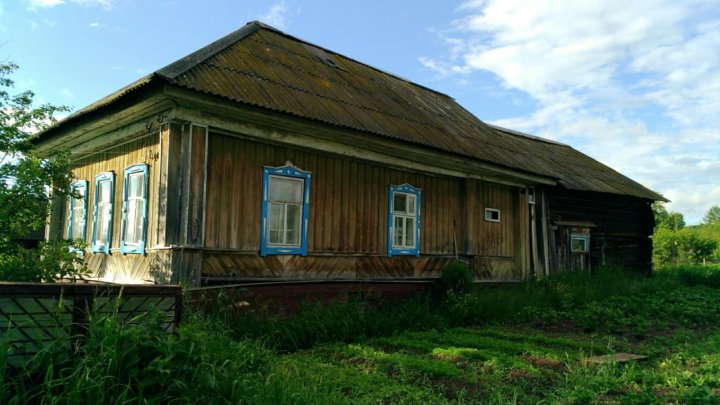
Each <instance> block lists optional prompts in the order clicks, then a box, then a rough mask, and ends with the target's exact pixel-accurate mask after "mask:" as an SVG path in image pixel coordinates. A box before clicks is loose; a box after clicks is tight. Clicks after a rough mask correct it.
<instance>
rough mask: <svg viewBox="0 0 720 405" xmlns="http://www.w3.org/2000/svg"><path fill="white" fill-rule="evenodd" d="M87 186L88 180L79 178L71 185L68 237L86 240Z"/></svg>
mask: <svg viewBox="0 0 720 405" xmlns="http://www.w3.org/2000/svg"><path fill="white" fill-rule="evenodd" d="M87 188H88V182H87V181H85V180H78V181H76V182H74V183H73V184H72V185H71V186H70V190H71V194H70V205H69V211H68V239H72V240H76V239H80V240H83V241H84V240H85V230H86V228H87V204H88V202H87Z"/></svg>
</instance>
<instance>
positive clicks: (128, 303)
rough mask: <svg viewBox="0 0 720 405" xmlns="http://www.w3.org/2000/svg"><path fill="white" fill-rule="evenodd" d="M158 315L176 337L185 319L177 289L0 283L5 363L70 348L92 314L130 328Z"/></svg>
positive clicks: (13, 362) (0, 312)
mask: <svg viewBox="0 0 720 405" xmlns="http://www.w3.org/2000/svg"><path fill="white" fill-rule="evenodd" d="M151 310H152V311H158V314H159V316H160V317H161V319H160V323H161V326H162V328H163V329H164V330H165V331H167V332H168V333H172V332H173V331H174V330H175V328H176V327H177V326H178V324H179V323H180V317H181V315H182V290H181V288H180V287H179V286H155V285H124V286H123V285H104V284H41V283H7V282H0V330H1V331H2V332H0V337H2V339H0V343H1V344H3V346H4V349H5V348H6V349H5V350H7V356H8V357H7V362H8V363H9V364H11V365H15V366H17V365H21V364H22V363H23V362H24V361H25V360H26V359H27V358H28V356H32V355H34V354H35V353H37V352H38V351H39V350H40V349H41V348H42V347H44V346H45V345H47V344H50V343H51V342H61V343H62V344H67V345H68V347H69V345H70V344H71V342H72V341H73V340H74V339H75V338H76V337H79V336H81V335H82V333H83V332H84V331H85V328H86V326H87V321H88V314H93V316H103V315H113V316H114V317H115V319H117V321H118V322H120V323H121V324H132V323H133V320H135V319H138V317H139V316H142V314H145V313H147V312H148V311H151Z"/></svg>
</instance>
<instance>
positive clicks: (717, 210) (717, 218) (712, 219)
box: [703, 205, 720, 225]
mask: <svg viewBox="0 0 720 405" xmlns="http://www.w3.org/2000/svg"><path fill="white" fill-rule="evenodd" d="M703 223H704V224H707V225H716V224H720V205H713V206H712V207H710V208H709V209H708V210H707V212H706V213H705V216H704V217H703Z"/></svg>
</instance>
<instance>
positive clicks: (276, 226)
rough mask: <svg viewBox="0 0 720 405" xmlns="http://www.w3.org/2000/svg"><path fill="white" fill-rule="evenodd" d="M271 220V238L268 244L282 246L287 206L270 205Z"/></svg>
mask: <svg viewBox="0 0 720 405" xmlns="http://www.w3.org/2000/svg"><path fill="white" fill-rule="evenodd" d="M268 220H269V224H268V227H269V231H270V232H269V235H268V236H269V237H268V242H270V243H271V244H274V245H279V244H282V243H283V241H282V237H283V228H284V224H285V205H284V204H276V203H270V212H269V213H268Z"/></svg>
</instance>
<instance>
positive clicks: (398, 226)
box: [393, 217, 405, 246]
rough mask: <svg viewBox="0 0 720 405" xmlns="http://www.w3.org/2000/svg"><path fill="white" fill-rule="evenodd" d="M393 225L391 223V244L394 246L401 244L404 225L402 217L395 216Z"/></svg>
mask: <svg viewBox="0 0 720 405" xmlns="http://www.w3.org/2000/svg"><path fill="white" fill-rule="evenodd" d="M394 222H395V223H394V225H393V233H394V236H393V245H395V246H402V244H403V232H404V231H405V226H404V224H403V217H395V219H394Z"/></svg>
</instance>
